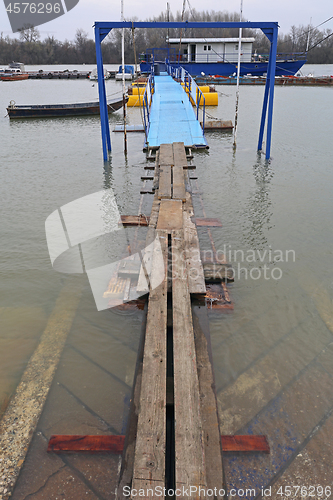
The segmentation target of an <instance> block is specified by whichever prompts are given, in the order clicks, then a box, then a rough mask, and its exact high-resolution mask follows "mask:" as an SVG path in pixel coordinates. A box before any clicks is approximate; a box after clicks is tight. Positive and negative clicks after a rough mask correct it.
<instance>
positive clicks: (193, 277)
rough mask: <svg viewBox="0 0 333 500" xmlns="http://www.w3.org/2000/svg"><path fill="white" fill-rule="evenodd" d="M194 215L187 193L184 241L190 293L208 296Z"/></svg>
mask: <svg viewBox="0 0 333 500" xmlns="http://www.w3.org/2000/svg"><path fill="white" fill-rule="evenodd" d="M193 215H194V211H193V205H192V200H191V195H190V193H186V203H185V204H184V207H183V223H184V240H185V255H186V265H187V269H188V283H189V290H190V293H195V294H202V295H204V294H206V285H205V276H204V271H203V267H202V262H201V255H200V246H199V238H198V233H197V228H196V227H195V224H194V223H193V222H192V220H191V218H192V217H193Z"/></svg>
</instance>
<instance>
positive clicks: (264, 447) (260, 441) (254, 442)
mask: <svg viewBox="0 0 333 500" xmlns="http://www.w3.org/2000/svg"><path fill="white" fill-rule="evenodd" d="M221 442H222V449H223V452H226V451H229V452H231V451H232V452H236V451H238V452H251V451H252V452H253V451H257V452H258V451H260V452H262V453H269V452H270V448H269V444H268V441H267V437H266V436H252V435H247V436H240V435H236V436H221Z"/></svg>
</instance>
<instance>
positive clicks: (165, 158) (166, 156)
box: [158, 144, 174, 167]
mask: <svg viewBox="0 0 333 500" xmlns="http://www.w3.org/2000/svg"><path fill="white" fill-rule="evenodd" d="M158 164H159V166H160V167H162V166H164V165H166V166H170V167H171V165H173V164H174V163H173V149H172V144H161V146H160V149H159V159H158Z"/></svg>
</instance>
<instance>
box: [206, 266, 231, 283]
mask: <svg viewBox="0 0 333 500" xmlns="http://www.w3.org/2000/svg"><path fill="white" fill-rule="evenodd" d="M203 269H204V275H205V280H206V281H222V280H224V281H226V280H227V281H234V278H235V272H234V269H233V268H232V266H231V265H230V264H203Z"/></svg>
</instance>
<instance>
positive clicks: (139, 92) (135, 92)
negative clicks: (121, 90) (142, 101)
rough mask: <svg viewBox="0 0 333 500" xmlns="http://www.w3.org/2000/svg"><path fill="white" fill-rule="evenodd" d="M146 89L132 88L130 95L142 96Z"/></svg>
mask: <svg viewBox="0 0 333 500" xmlns="http://www.w3.org/2000/svg"><path fill="white" fill-rule="evenodd" d="M145 90H146V87H132V88H131V92H132V95H139V94H140V95H143V94H144V93H145Z"/></svg>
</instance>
